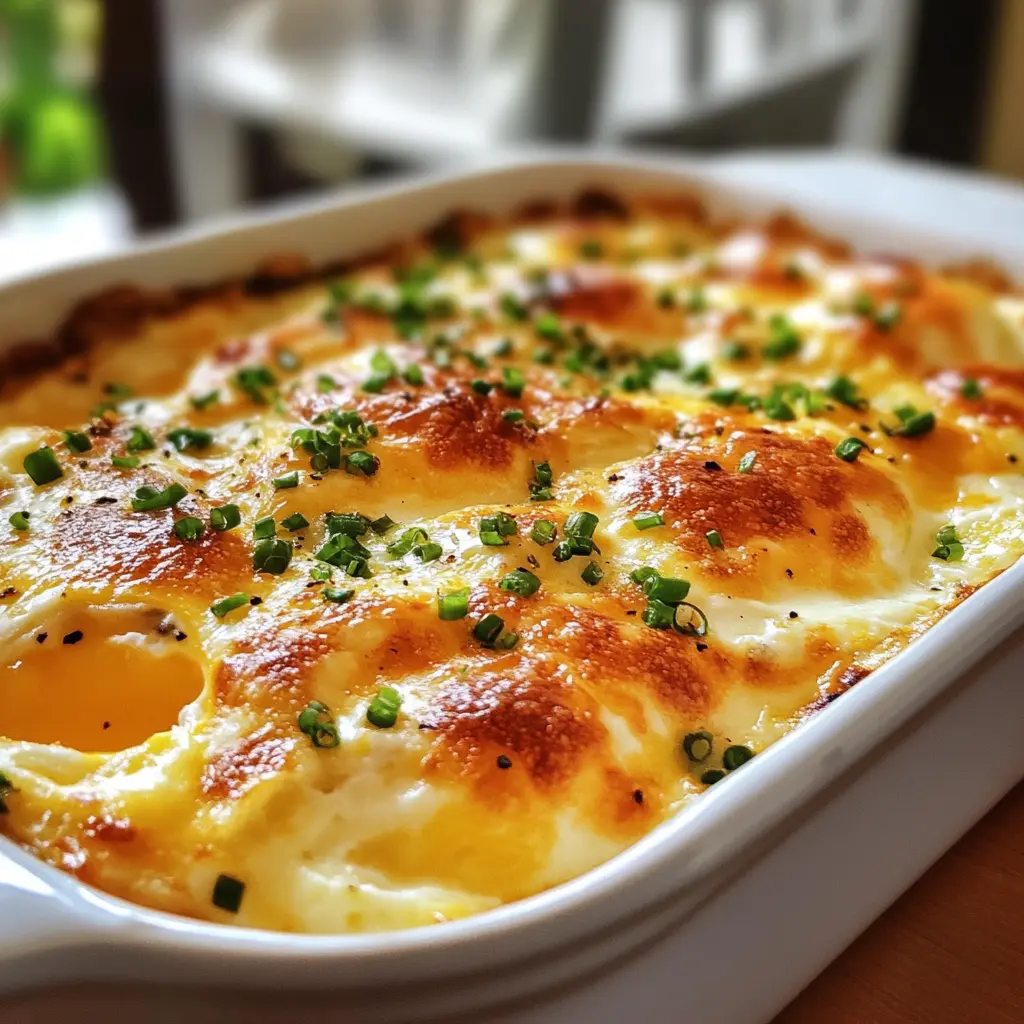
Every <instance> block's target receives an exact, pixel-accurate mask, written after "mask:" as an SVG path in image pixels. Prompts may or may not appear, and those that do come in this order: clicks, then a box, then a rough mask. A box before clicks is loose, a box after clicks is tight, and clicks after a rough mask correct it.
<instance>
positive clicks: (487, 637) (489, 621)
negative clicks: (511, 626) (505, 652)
mask: <svg viewBox="0 0 1024 1024" xmlns="http://www.w3.org/2000/svg"><path fill="white" fill-rule="evenodd" d="M504 628H505V620H504V619H502V617H501V616H500V615H495V614H493V613H492V612H488V613H487V614H486V615H485V616H484V617H483V618H482V619H481V620H480V621H479V622H478V623H477V624H476V625H475V626H474V627H473V636H475V637H476V638H477V640H479V641H480V642H481V643H482V644H493V643H494V641H495V640H497V639H498V635H499V634H500V633H501V631H502V630H503V629H504Z"/></svg>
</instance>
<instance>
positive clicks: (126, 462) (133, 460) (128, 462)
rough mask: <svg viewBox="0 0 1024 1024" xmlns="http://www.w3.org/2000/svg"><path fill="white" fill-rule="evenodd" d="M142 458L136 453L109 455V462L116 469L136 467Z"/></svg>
mask: <svg viewBox="0 0 1024 1024" xmlns="http://www.w3.org/2000/svg"><path fill="white" fill-rule="evenodd" d="M141 463H142V459H140V458H139V456H138V455H111V456H110V464H111V465H112V466H114V467H115V468H116V469H138V468H139V465H140V464H141Z"/></svg>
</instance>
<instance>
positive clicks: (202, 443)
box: [129, 427, 213, 452]
mask: <svg viewBox="0 0 1024 1024" xmlns="http://www.w3.org/2000/svg"><path fill="white" fill-rule="evenodd" d="M167 440H168V441H170V442H171V444H173V445H174V447H175V448H177V449H178V451H179V452H183V451H185V450H186V449H187V448H195V449H202V448H209V447H210V445H211V444H213V434H211V433H210V431H208V430H199V429H196V428H194V427H177V428H176V429H174V430H170V431H168V432H167ZM129 447H130V446H129Z"/></svg>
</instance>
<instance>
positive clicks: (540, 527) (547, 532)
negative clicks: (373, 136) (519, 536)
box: [530, 519, 556, 544]
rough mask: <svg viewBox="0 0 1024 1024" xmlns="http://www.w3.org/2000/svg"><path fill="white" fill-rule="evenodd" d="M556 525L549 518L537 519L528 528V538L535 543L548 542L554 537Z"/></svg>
mask: <svg viewBox="0 0 1024 1024" xmlns="http://www.w3.org/2000/svg"><path fill="white" fill-rule="evenodd" d="M555 531H556V527H555V524H554V523H553V522H551V520H550V519H538V520H537V522H535V523H534V524H533V529H532V530H530V539H531V540H532V541H534V543H536V544H550V543H551V542H552V541H553V540H554V539H555Z"/></svg>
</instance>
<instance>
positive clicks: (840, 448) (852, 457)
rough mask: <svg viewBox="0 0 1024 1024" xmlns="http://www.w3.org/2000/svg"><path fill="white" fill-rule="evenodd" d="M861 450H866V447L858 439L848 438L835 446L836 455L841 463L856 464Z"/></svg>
mask: <svg viewBox="0 0 1024 1024" xmlns="http://www.w3.org/2000/svg"><path fill="white" fill-rule="evenodd" d="M863 448H867V445H866V444H865V443H864V442H863V441H862V440H861V439H860V438H859V437H848V438H846V440H845V441H840V442H839V444H837V445H836V455H837V456H838V457H839V458H840V459H842V460H843V462H856V461H857V456H858V455H860V453H861V449H863Z"/></svg>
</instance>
